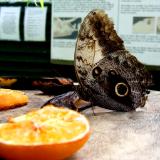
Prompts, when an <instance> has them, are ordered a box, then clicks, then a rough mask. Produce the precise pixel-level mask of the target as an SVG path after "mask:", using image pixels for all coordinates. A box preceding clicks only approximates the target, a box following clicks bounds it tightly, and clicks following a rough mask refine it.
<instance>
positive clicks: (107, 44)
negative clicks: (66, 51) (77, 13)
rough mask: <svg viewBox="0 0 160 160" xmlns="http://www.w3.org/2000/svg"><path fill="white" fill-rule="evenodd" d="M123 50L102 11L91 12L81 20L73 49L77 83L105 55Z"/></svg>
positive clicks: (111, 25)
mask: <svg viewBox="0 0 160 160" xmlns="http://www.w3.org/2000/svg"><path fill="white" fill-rule="evenodd" d="M122 49H124V45H123V40H122V39H121V38H120V37H119V36H118V35H117V33H116V31H115V30H114V25H113V23H112V21H111V20H110V19H109V17H108V16H107V15H106V14H105V12H104V11H103V10H93V11H91V12H90V13H89V14H88V15H87V16H86V17H85V18H84V20H83V22H82V24H81V27H80V31H79V34H78V38H77V43H76V49H75V57H74V59H75V70H76V74H77V78H78V79H79V82H80V83H82V84H83V82H84V81H83V79H84V77H85V76H86V75H87V73H88V72H89V71H90V70H91V69H92V67H93V65H94V64H95V63H97V62H98V61H100V60H101V59H103V58H104V57H105V56H106V54H108V53H110V52H114V51H116V50H122ZM81 79H82V80H81Z"/></svg>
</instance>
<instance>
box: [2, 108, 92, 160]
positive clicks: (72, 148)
mask: <svg viewBox="0 0 160 160" xmlns="http://www.w3.org/2000/svg"><path fill="white" fill-rule="evenodd" d="M89 135H90V127H89V123H88V120H87V119H86V118H85V116H83V115H82V114H80V113H78V112H75V111H72V110H69V109H65V108H57V107H53V106H46V107H44V108H43V109H39V110H37V111H32V112H30V113H27V114H25V115H22V116H19V117H16V118H12V119H10V120H9V122H8V123H3V124H0V157H2V158H5V159H12V160H21V159H29V160H35V159H38V160H52V159H53V160H61V159H65V158H67V157H69V156H71V155H72V154H73V153H75V152H76V151H77V150H78V149H80V148H81V147H82V146H83V145H84V144H85V142H86V141H87V140H88V138H89Z"/></svg>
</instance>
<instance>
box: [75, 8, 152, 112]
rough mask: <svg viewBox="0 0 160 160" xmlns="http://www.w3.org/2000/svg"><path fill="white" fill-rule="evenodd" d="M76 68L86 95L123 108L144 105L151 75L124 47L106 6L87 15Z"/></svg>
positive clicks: (77, 53) (113, 107)
mask: <svg viewBox="0 0 160 160" xmlns="http://www.w3.org/2000/svg"><path fill="white" fill-rule="evenodd" d="M75 70H76V74H77V78H78V80H79V83H80V85H81V87H82V92H83V91H84V92H86V94H84V95H88V97H90V100H91V101H92V102H93V103H94V104H96V105H99V106H101V107H104V108H108V109H114V110H119V111H129V110H133V109H135V108H137V107H139V106H141V107H143V106H144V104H145V101H146V88H147V87H148V86H149V85H150V84H151V77H150V75H149V74H148V72H147V71H146V70H145V68H144V65H143V64H141V63H140V62H139V61H138V60H137V59H136V58H135V57H134V56H133V55H131V54H130V53H129V52H128V51H127V50H126V49H125V47H124V44H123V40H122V39H121V38H120V37H119V36H118V35H117V33H116V31H115V30H114V25H113V23H112V21H111V20H110V19H109V18H108V16H107V15H106V14H105V12H104V11H102V10H93V11H91V12H90V13H89V14H88V15H87V16H86V18H85V19H84V21H83V23H82V25H81V28H80V31H79V35H78V39H77V44H76V50H75Z"/></svg>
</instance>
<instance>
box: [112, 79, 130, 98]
mask: <svg viewBox="0 0 160 160" xmlns="http://www.w3.org/2000/svg"><path fill="white" fill-rule="evenodd" d="M115 93H116V95H117V96H118V97H125V96H127V95H128V93H129V88H128V86H127V85H126V84H125V83H123V82H120V83H117V84H116V86H115Z"/></svg>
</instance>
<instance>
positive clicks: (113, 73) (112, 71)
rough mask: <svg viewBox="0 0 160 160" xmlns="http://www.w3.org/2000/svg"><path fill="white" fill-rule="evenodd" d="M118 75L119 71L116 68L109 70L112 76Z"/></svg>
mask: <svg viewBox="0 0 160 160" xmlns="http://www.w3.org/2000/svg"><path fill="white" fill-rule="evenodd" d="M116 75H117V72H116V71H115V70H114V69H110V70H109V72H108V76H109V77H111V76H116Z"/></svg>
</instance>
